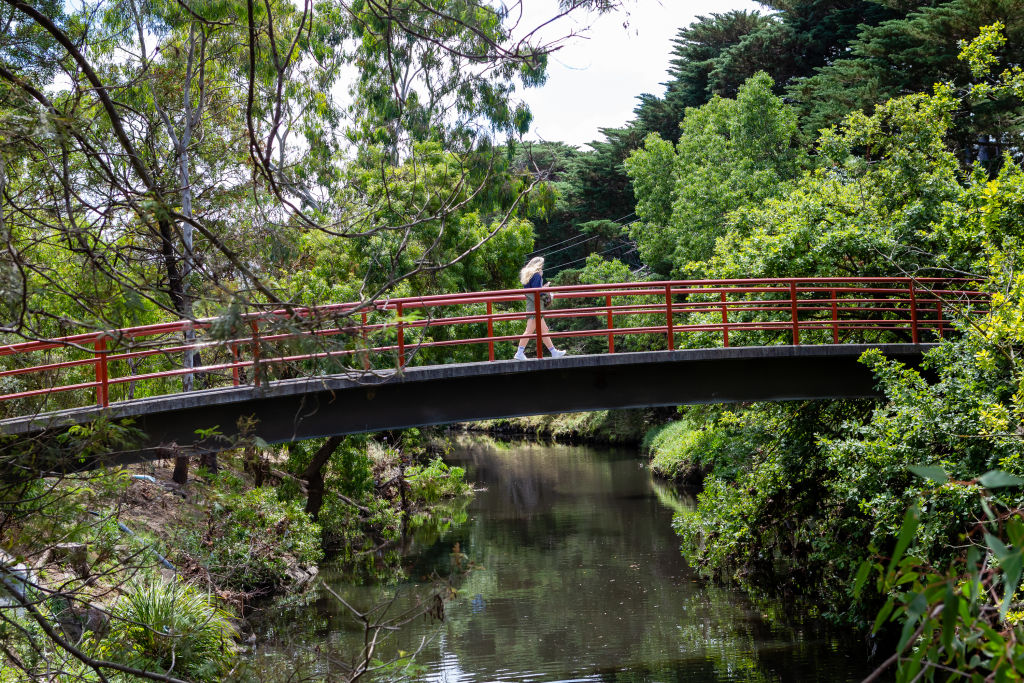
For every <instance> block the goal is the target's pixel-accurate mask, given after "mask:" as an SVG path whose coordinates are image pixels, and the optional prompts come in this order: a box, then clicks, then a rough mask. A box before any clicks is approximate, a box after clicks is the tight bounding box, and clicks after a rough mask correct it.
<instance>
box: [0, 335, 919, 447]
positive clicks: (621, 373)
mask: <svg viewBox="0 0 1024 683" xmlns="http://www.w3.org/2000/svg"><path fill="white" fill-rule="evenodd" d="M934 346H935V345H934V344H882V345H864V344H845V345H824V346H761V347H740V348H716V349H691V350H680V351H653V352H645V353H620V354H614V355H587V356H567V357H564V358H558V359H545V360H541V361H537V360H527V361H496V362H483V363H465V364H453V365H440V366H430V367H412V368H406V369H405V370H402V371H384V372H376V373H362V374H358V375H352V374H347V375H327V376H321V377H313V378H304V379H292V380H279V381H275V382H269V383H264V384H263V385H262V386H259V387H255V386H239V387H225V388H219V389H209V390H204V391H194V392H189V393H183V394H172V395H166V396H157V397H152V398H144V399H136V400H133V401H125V402H115V403H111V404H110V406H109V407H106V408H104V407H100V406H96V407H91V408H84V409H82V408H80V409H75V410H72V411H58V412H52V413H44V414H39V415H35V416H31V417H21V418H15V419H9V420H4V421H0V431H2V432H3V433H6V434H12V435H19V436H23V437H32V436H38V435H40V434H43V433H46V432H48V431H52V430H57V429H62V428H66V427H67V426H70V425H75V424H83V423H87V422H91V421H93V420H96V419H97V418H100V417H105V418H108V419H113V420H119V419H123V418H131V419H132V420H133V423H134V425H135V426H137V427H139V428H140V429H141V430H142V431H143V432H144V433H145V434H146V439H145V441H144V442H142V443H139V444H137V445H136V446H135V447H134V448H132V449H130V450H127V451H123V452H120V453H115V454H111V455H110V456H109V457H108V458H107V459H105V461H104V462H105V464H125V463H130V462H138V461H142V460H150V459H159V458H166V457H171V456H173V455H180V454H182V453H183V452H184V453H188V452H192V453H201V452H210V451H217V450H222V449H224V448H226V447H230V446H231V445H232V444H233V443H234V442H235V439H236V438H237V437H238V436H239V431H238V426H237V424H238V421H239V418H241V417H251V418H253V420H254V423H253V424H254V427H253V429H252V431H251V432H250V433H249V436H258V437H259V438H261V439H263V440H264V441H266V442H268V443H280V442H285V441H291V440H295V439H308V438H315V437H322V436H328V435H334V434H351V433H359V432H372V431H380V430H387V429H400V428H406V427H418V426H425V425H436V424H446V423H452V422H461V421H468V420H478V419H486V418H498V417H512V416H518V415H534V414H545V413H554V412H570V411H589V410H602V409H614V408H634V407H648V406H669V405H683V404H696V403H728V402H745V401H785V400H810V399H834V398H862V397H870V396H877V395H878V394H877V390H876V388H875V382H874V379H873V377H872V375H871V372H870V371H869V370H868V368H867V367H865V366H864V365H863V364H862V363H860V362H859V361H858V358H859V357H860V355H861V354H862V353H863V352H864V351H865V350H866V349H868V348H879V349H881V350H882V351H883V353H885V355H886V356H888V357H890V358H894V359H896V360H900V361H902V362H905V363H908V364H917V363H918V362H919V361H920V360H921V356H922V354H923V353H924V352H925V351H927V350H928V349H929V348H932V347H934ZM214 427H216V428H218V431H219V432H220V433H221V434H223V435H224V436H225V437H227V440H224V439H219V438H216V437H214V438H206V439H200V438H198V437H197V436H196V430H203V429H211V428H214ZM97 464H98V463H95V462H93V463H89V464H88V465H86V466H96V465H97Z"/></svg>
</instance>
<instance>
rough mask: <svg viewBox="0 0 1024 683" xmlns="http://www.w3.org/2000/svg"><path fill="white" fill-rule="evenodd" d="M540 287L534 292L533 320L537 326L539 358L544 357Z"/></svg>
mask: <svg viewBox="0 0 1024 683" xmlns="http://www.w3.org/2000/svg"><path fill="white" fill-rule="evenodd" d="M540 303H541V302H540V289H535V290H534V292H533V320H534V323H535V325H536V327H537V360H540V359H541V358H543V357H544V332H543V326H544V317H543V316H542V315H541V310H540Z"/></svg>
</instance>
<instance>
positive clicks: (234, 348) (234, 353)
mask: <svg viewBox="0 0 1024 683" xmlns="http://www.w3.org/2000/svg"><path fill="white" fill-rule="evenodd" d="M230 346H231V362H232V363H233V364H234V363H238V344H236V343H235V342H231V344H230ZM231 381H232V382H233V383H234V385H235V386H236V387H237V386H238V385H239V384H240V378H239V375H238V366H237V365H235V367H233V368H231Z"/></svg>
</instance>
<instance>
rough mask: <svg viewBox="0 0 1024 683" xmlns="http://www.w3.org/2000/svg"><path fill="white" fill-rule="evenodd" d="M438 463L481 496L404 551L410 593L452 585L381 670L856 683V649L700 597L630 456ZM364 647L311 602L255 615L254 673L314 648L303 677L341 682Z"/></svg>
mask: <svg viewBox="0 0 1024 683" xmlns="http://www.w3.org/2000/svg"><path fill="white" fill-rule="evenodd" d="M445 459H446V460H447V461H448V462H449V463H450V464H459V465H463V466H464V467H466V468H467V470H468V476H469V477H470V478H471V479H472V480H473V481H475V482H477V483H478V485H480V486H482V487H486V491H483V492H481V493H479V494H478V495H477V497H476V498H475V499H474V501H473V502H472V503H471V504H470V506H469V507H468V509H467V510H466V511H465V512H466V515H465V521H464V522H462V523H461V524H457V525H454V526H452V527H451V528H449V529H448V530H447V531H445V532H443V533H441V534H440V535H438V534H433V535H432V536H430V537H428V538H427V539H426V542H423V540H422V539H421V542H420V543H413V544H412V546H411V547H410V548H408V550H409V552H410V553H411V557H409V564H408V565H407V566H408V567H410V575H411V576H412V577H413V578H419V577H426V576H428V575H429V574H431V573H432V572H433V571H439V572H441V573H442V574H447V573H449V572H451V571H452V570H453V569H455V570H456V572H455V575H454V578H453V579H452V581H453V586H454V587H455V588H456V589H457V594H456V597H455V598H454V599H453V600H452V601H451V602H449V603H448V604H447V606H446V616H445V619H444V621H443V622H437V621H432V622H430V621H428V620H426V619H423V618H420V619H416V620H415V621H414V622H412V623H411V624H409V625H407V626H406V627H404V628H403V629H402V630H401V631H400V632H398V633H397V634H394V635H392V636H391V637H390V638H389V639H388V640H387V642H385V643H384V644H383V645H382V646H381V647H380V648H379V649H377V650H376V655H377V656H378V657H379V658H380V659H382V660H387V659H389V658H390V657H391V656H392V655H394V654H395V653H397V652H398V651H403V652H409V651H412V650H415V649H416V648H417V647H420V646H421V645H422V643H423V639H424V638H426V639H427V641H426V644H425V645H422V650H421V651H420V653H419V655H418V656H417V657H416V660H415V661H416V664H417V666H418V667H419V669H417V671H418V674H419V676H420V680H426V681H438V682H442V681H444V682H452V683H455V682H460V683H461V682H464V681H465V682H469V681H473V682H476V681H664V682H675V681H687V682H698V681H699V682H717V681H857V680H860V679H861V678H863V676H864V675H866V674H867V673H869V672H870V667H868V666H866V665H865V663H864V652H865V650H864V646H863V644H862V641H861V640H860V639H859V638H855V637H850V638H845V639H844V638H842V637H841V636H839V635H836V634H834V633H831V634H830V633H826V631H825V630H823V628H822V627H821V626H820V625H816V624H814V623H813V622H810V620H800V619H798V618H795V617H794V616H793V615H791V614H790V615H785V614H784V612H785V610H783V609H782V606H781V605H779V604H771V603H767V604H764V603H759V604H753V603H752V602H751V601H750V600H748V599H747V598H746V597H745V596H744V594H743V593H741V592H740V591H737V590H735V589H730V588H722V587H717V586H713V585H707V584H706V583H704V582H701V581H698V580H697V577H696V576H695V575H694V574H693V572H692V571H691V570H690V569H689V568H688V567H687V566H686V564H685V563H684V562H683V560H682V558H681V557H680V554H679V549H678V547H679V543H678V540H677V537H676V536H675V534H674V533H673V531H672V528H671V519H672V514H673V512H674V511H675V510H677V509H679V508H680V507H681V506H686V505H689V504H690V503H689V502H688V501H686V500H685V499H682V498H680V497H679V496H678V495H676V494H675V493H674V492H673V491H672V490H671V489H669V488H667V487H664V486H661V485H659V484H658V483H657V482H655V481H653V480H652V478H651V476H650V473H649V471H648V470H646V469H644V467H643V463H642V460H641V459H640V458H639V457H638V456H637V454H636V452H635V451H607V450H596V449H593V448H586V447H576V446H557V445H554V446H552V445H541V444H533V443H516V444H513V445H502V444H497V443H494V442H492V441H490V440H486V439H471V438H467V439H465V440H463V441H462V442H460V445H459V447H458V448H457V449H456V450H455V451H454V452H453V453H451V454H450V455H449V456H447V457H446V458H445ZM460 568H461V569H462V571H458V570H459V569H460ZM324 577H325V579H326V581H327V583H328V584H329V585H331V587H332V588H333V589H334V590H335V591H336V592H337V593H338V594H339V595H340V596H341V597H343V598H344V599H345V600H347V601H348V602H349V603H350V604H351V605H352V606H353V607H356V608H357V609H361V610H365V609H367V608H368V607H369V606H371V605H374V604H380V603H381V602H383V601H385V600H388V599H392V598H394V603H393V604H391V606H390V608H389V609H390V612H389V614H390V615H396V614H398V613H400V611H401V609H402V608H404V607H407V606H410V605H413V604H415V601H416V600H417V599H423V596H425V595H427V592H426V589H425V588H423V587H419V588H417V587H416V586H413V585H408V584H403V585H401V586H397V587H395V586H390V587H380V586H377V587H359V586H352V585H347V584H345V583H344V582H342V581H340V580H336V579H332V577H331V573H330V571H329V570H327V571H325V572H324ZM396 595H397V598H396V597H395V596H396ZM271 614H272V616H271ZM801 621H804V622H806V623H805V624H804V625H799V622H801ZM364 633H365V631H364V629H363V628H362V627H361V626H359V624H358V623H357V622H356V620H354V619H352V618H351V616H350V615H348V614H346V612H345V610H344V608H342V607H341V605H340V603H339V601H338V600H337V598H336V597H334V596H331V595H321V596H320V597H319V598H317V599H316V600H314V601H313V602H311V603H309V604H304V605H295V606H292V607H279V608H278V609H276V610H273V611H272V613H268V614H267V615H265V616H264V619H263V620H262V621H261V622H259V623H258V624H257V634H258V636H259V641H260V643H261V648H262V650H261V653H262V654H258V655H257V656H256V658H255V660H256V661H266V662H267V663H268V666H269V665H270V663H271V662H273V661H275V658H274V655H275V654H278V655H280V653H281V652H282V648H284V647H285V646H286V645H287V646H289V647H290V648H291V652H292V653H293V654H294V653H299V654H301V653H303V652H306V653H308V652H310V651H311V650H313V649H317V648H319V651H320V652H321V653H323V652H328V653H330V652H333V653H335V655H334V663H333V664H332V663H330V661H329V660H326V659H324V658H321V660H320V664H319V665H317V666H316V667H314V668H315V669H316V670H317V672H318V673H320V674H325V673H330V672H331V671H334V672H341V671H343V670H344V665H343V663H340V662H341V660H343V659H344V657H345V654H344V653H351V652H353V651H356V650H358V649H359V648H360V647H361V646H362V645H363V643H364ZM261 657H262V659H261ZM398 677H399V674H397V673H395V672H391V673H384V674H376V675H375V676H372V677H370V678H371V680H372V679H376V680H393V679H396V678H398Z"/></svg>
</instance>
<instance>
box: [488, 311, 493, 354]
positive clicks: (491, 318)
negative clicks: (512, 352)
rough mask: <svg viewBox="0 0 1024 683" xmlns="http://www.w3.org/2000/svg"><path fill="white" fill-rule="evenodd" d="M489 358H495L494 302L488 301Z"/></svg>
mask: <svg viewBox="0 0 1024 683" xmlns="http://www.w3.org/2000/svg"><path fill="white" fill-rule="evenodd" d="M487 340H488V341H487V360H491V361H492V360H494V304H492V303H491V302H490V301H488V302H487Z"/></svg>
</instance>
